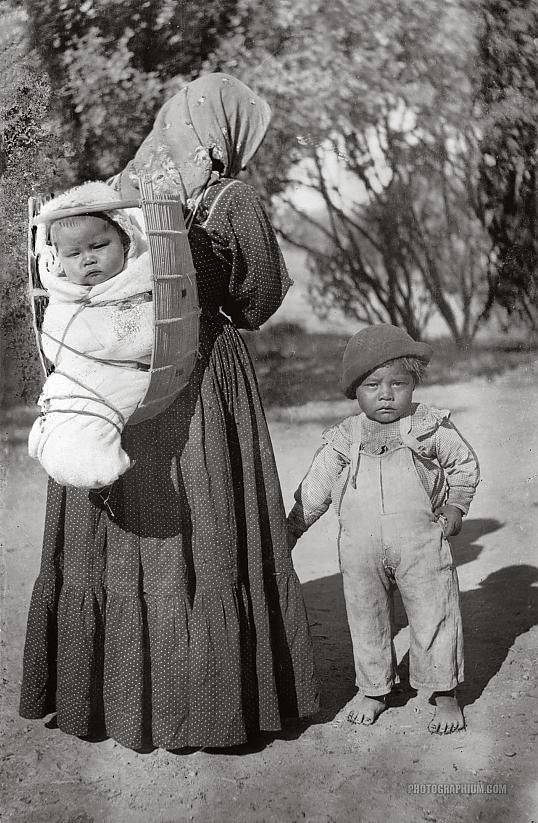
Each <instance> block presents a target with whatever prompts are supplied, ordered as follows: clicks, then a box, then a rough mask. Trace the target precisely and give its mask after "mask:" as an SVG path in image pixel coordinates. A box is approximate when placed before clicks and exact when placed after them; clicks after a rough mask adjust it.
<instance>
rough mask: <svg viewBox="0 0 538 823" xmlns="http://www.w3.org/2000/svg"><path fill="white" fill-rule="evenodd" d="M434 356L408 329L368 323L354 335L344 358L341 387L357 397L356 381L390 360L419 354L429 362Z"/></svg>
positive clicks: (345, 392) (347, 394)
mask: <svg viewBox="0 0 538 823" xmlns="http://www.w3.org/2000/svg"><path fill="white" fill-rule="evenodd" d="M431 356H432V350H431V347H430V346H428V344H427V343H418V342H417V341H416V340H413V338H412V337H410V336H409V335H408V334H407V332H406V331H404V330H403V329H399V328H398V326H391V325H390V324H389V323H380V324H379V325H376V326H367V327H366V328H365V329H361V330H360V331H358V332H357V333H356V334H354V335H353V337H352V338H351V340H350V341H349V342H348V344H347V346H346V350H345V352H344V356H343V358H342V380H341V386H342V391H343V392H344V394H345V395H346V397H350V398H354V397H355V391H356V388H357V384H358V383H360V382H361V381H362V379H363V378H364V377H365V376H366V375H367V374H368V373H369V372H371V371H373V370H374V369H377V368H379V366H382V365H383V363H386V362H387V360H394V359H395V358H397V357H416V358H418V359H419V360H423V361H424V362H425V363H428V362H429V360H430V358H431Z"/></svg>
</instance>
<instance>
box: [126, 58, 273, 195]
mask: <svg viewBox="0 0 538 823" xmlns="http://www.w3.org/2000/svg"><path fill="white" fill-rule="evenodd" d="M270 119H271V109H270V108H269V105H268V104H267V103H266V102H265V100H262V98H261V97H258V96H257V95H256V94H254V92H253V91H251V89H249V88H248V86H246V85H245V84H244V83H242V82H241V81H240V80H237V79H236V78H234V77H231V76H230V75H228V74H221V73H215V74H208V75H204V76H203V77H199V78H198V79H197V80H194V81H193V82H192V83H189V84H188V85H187V86H185V88H183V89H182V90H181V91H180V92H178V93H177V94H175V95H174V96H173V97H172V98H170V100H168V101H167V102H166V103H165V104H164V106H163V107H162V108H161V109H160V111H159V113H158V114H157V117H156V119H155V123H154V126H153V129H152V131H151V132H150V134H149V135H148V137H146V139H145V140H144V142H143V143H142V145H141V146H140V148H139V149H138V151H137V153H136V155H135V156H134V158H133V160H131V162H130V163H129V164H128V165H127V167H126V168H125V169H124V171H123V172H122V173H121V175H120V176H119V179H117V180H116V187H117V188H118V189H119V190H120V191H121V194H122V196H125V197H128V196H132V195H133V194H135V193H136V189H137V187H138V183H137V176H138V175H140V174H149V175H150V176H151V178H152V181H153V186H154V189H155V190H156V191H165V190H168V191H170V190H175V191H177V192H178V193H179V194H180V196H181V199H182V201H183V203H185V205H186V206H187V207H189V208H190V207H192V205H193V203H194V201H195V199H196V198H197V197H198V195H199V194H201V193H202V192H203V191H204V190H205V189H206V187H207V186H208V185H211V183H212V182H214V181H215V179H218V177H219V176H222V177H235V176H236V175H237V174H238V173H239V172H240V171H241V169H242V168H243V167H244V166H246V164H247V163H248V162H249V160H251V158H252V157H253V156H254V154H255V153H256V151H257V149H258V148H259V146H260V144H261V142H262V140H263V138H264V136H265V132H266V131H267V128H268V126H269V122H270ZM214 160H215V161H219V163H220V164H222V169H221V170H220V174H216V175H215V174H214V173H213V161H214Z"/></svg>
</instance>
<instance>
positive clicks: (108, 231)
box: [54, 216, 125, 286]
mask: <svg viewBox="0 0 538 823" xmlns="http://www.w3.org/2000/svg"><path fill="white" fill-rule="evenodd" d="M54 244H55V246H56V249H57V252H58V257H59V260H60V263H61V265H62V268H63V270H64V272H65V275H66V277H67V279H68V280H69V281H70V282H71V283H77V285H79V286H97V285H98V284H99V283H105V282H106V281H107V280H110V279H111V278H112V277H115V276H116V275H117V274H119V273H120V271H121V270H122V269H123V265H124V262H125V251H124V248H123V243H122V242H121V237H120V234H119V232H117V231H116V229H115V228H114V227H113V226H111V225H110V223H107V222H106V221H105V220H102V219H101V218H100V217H90V216H88V217H80V218H78V219H77V221H76V222H73V223H72V224H67V225H61V226H56V227H55V229H54Z"/></svg>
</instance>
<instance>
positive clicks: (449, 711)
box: [428, 691, 465, 734]
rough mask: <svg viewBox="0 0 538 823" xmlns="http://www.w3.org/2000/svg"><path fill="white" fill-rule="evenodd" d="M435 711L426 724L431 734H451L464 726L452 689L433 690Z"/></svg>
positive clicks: (461, 713)
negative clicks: (445, 690) (447, 690)
mask: <svg viewBox="0 0 538 823" xmlns="http://www.w3.org/2000/svg"><path fill="white" fill-rule="evenodd" d="M432 700H433V702H434V705H435V713H434V715H433V718H432V719H431V721H430V723H429V725H428V731H430V732H431V734H452V732H457V731H460V730H461V729H464V728H465V720H464V718H463V712H462V710H461V708H460V706H459V704H458V700H457V698H456V694H455V692H454V691H450V692H434V694H433V695H432Z"/></svg>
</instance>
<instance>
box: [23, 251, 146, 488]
mask: <svg viewBox="0 0 538 823" xmlns="http://www.w3.org/2000/svg"><path fill="white" fill-rule="evenodd" d="M43 268H44V269H45V271H42V267H41V266H40V276H41V280H42V282H43V285H44V286H45V288H47V290H48V291H49V294H50V302H49V305H48V307H47V309H46V312H45V317H44V321H43V327H42V331H43V348H44V351H45V354H46V356H47V357H48V358H49V360H51V361H52V363H54V366H55V371H54V372H53V373H52V374H51V375H50V376H49V377H48V378H47V380H46V382H45V385H44V387H43V391H42V394H41V396H40V398H39V401H38V402H39V405H40V406H41V409H42V415H41V416H40V417H39V418H38V419H37V420H36V421H35V423H34V425H33V427H32V430H31V432H30V437H29V441H28V447H29V453H30V455H31V456H32V457H34V458H36V459H37V460H39V462H40V463H41V465H42V466H43V468H44V469H45V470H46V472H47V473H48V474H49V475H50V476H51V477H53V478H54V480H56V481H57V482H58V483H60V484H61V485H69V486H76V487H78V488H99V487H102V486H108V485H110V484H111V483H113V482H114V481H115V480H117V479H118V477H119V476H120V475H121V474H123V473H124V472H125V471H126V470H127V469H128V468H129V466H130V460H129V457H128V455H127V454H126V452H125V451H124V450H123V449H122V446H121V432H122V430H123V427H124V425H125V423H126V422H127V420H128V419H129V416H130V415H131V414H132V413H133V412H134V410H135V409H136V407H137V405H138V404H139V402H140V401H141V399H142V398H143V397H144V394H145V392H146V389H147V386H148V383H149V372H148V371H143V370H140V369H139V368H138V367H137V362H138V363H141V362H143V363H146V364H148V363H149V361H150V355H151V349H152V343H153V303H152V302H151V295H150V294H148V293H149V292H150V291H151V288H152V281H151V266H150V260H149V253H148V252H147V251H146V252H144V253H143V254H142V255H141V256H140V257H138V258H137V259H135V260H132V261H131V262H129V263H128V265H127V267H126V268H125V269H124V270H123V271H122V272H121V273H120V274H118V275H116V277H113V278H112V279H111V280H108V281H106V282H105V283H100V284H99V285H97V286H94V287H92V288H91V289H88V287H86V286H77V285H75V284H73V283H70V282H69V281H67V279H66V278H65V277H64V278H61V277H58V276H57V274H50V273H47V271H46V266H44V267H43ZM81 301H82V302H81ZM111 301H114V302H111ZM57 341H59V342H57ZM91 358H99V360H111V361H124V362H123V364H122V363H121V362H119V363H118V362H117V363H116V364H115V365H113V364H108V363H103V362H97V361H96V360H93V359H91ZM125 361H127V362H125Z"/></svg>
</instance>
